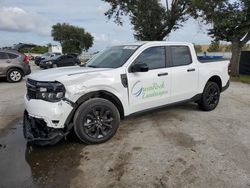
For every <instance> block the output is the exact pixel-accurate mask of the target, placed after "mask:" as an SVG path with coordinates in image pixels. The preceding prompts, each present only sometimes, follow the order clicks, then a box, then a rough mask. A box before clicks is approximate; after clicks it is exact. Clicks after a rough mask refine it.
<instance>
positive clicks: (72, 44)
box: [51, 23, 94, 54]
mask: <svg viewBox="0 0 250 188" xmlns="http://www.w3.org/2000/svg"><path fill="white" fill-rule="evenodd" d="M51 35H52V37H53V39H54V40H55V41H58V42H60V44H61V45H62V48H63V53H79V54H80V53H81V52H82V51H83V50H88V49H89V48H90V47H92V45H93V40H94V38H93V36H92V35H91V34H90V33H88V32H86V31H85V30H84V29H83V28H80V27H77V26H73V25H69V24H67V23H63V24H61V23H58V24H56V25H53V26H52V33H51Z"/></svg>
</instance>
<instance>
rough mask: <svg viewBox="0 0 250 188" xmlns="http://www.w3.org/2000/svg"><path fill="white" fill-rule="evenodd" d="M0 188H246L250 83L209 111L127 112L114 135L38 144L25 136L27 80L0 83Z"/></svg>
mask: <svg viewBox="0 0 250 188" xmlns="http://www.w3.org/2000/svg"><path fill="white" fill-rule="evenodd" d="M0 85H1V86H0V100H1V101H0V102H1V106H0V128H2V129H3V128H4V129H5V131H2V133H1V134H0V177H1V181H0V187H1V188H2V187H55V186H58V187H227V188H228V187H239V188H242V187H243V188H245V187H246V188H247V187H250V162H249V161H250V137H249V135H250V85H247V84H242V83H236V82H233V83H231V86H230V88H229V89H228V90H227V91H226V92H224V93H223V94H222V96H221V101H220V104H219V106H218V107H217V108H216V109H215V110H214V111H212V112H202V111H200V110H199V109H198V108H197V105H195V104H193V103H190V104H186V105H180V106H177V107H171V108H166V109H161V110H158V111H154V112H150V113H146V114H142V115H139V116H135V117H130V118H127V119H125V120H124V121H122V123H121V126H120V129H119V130H118V132H117V134H116V135H115V137H114V138H113V139H111V140H110V141H108V142H106V143H104V144H101V145H94V146H93V145H92V146H86V145H83V144H80V143H79V142H78V141H76V140H75V139H74V138H73V139H69V140H68V141H64V142H62V143H60V144H58V145H56V146H53V147H45V148H35V147H32V146H28V145H26V142H25V140H24V139H23V137H22V131H21V127H22V123H21V120H20V119H21V116H22V113H23V110H24V109H23V100H22V98H23V95H24V92H25V82H24V81H23V82H21V83H18V84H9V83H5V82H0Z"/></svg>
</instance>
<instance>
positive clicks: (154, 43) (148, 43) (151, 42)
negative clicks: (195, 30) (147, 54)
mask: <svg viewBox="0 0 250 188" xmlns="http://www.w3.org/2000/svg"><path fill="white" fill-rule="evenodd" d="M146 44H147V45H157V44H159V45H162V44H165V45H167V44H168V45H192V43H189V42H169V41H137V42H134V43H127V44H125V45H131V46H133V45H136V46H143V45H146Z"/></svg>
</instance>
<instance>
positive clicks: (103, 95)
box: [65, 90, 125, 125]
mask: <svg viewBox="0 0 250 188" xmlns="http://www.w3.org/2000/svg"><path fill="white" fill-rule="evenodd" d="M93 98H102V99H106V100H108V101H110V102H112V103H113V104H114V105H115V106H116V107H117V109H118V111H119V114H120V118H121V119H124V116H125V115H124V108H123V105H122V102H121V101H120V99H119V98H118V97H117V96H116V95H114V94H112V93H110V92H108V91H105V90H99V91H93V92H90V93H87V94H85V95H83V96H81V97H80V98H79V99H78V100H77V101H76V102H75V106H74V108H73V110H72V111H71V113H70V115H69V117H68V118H67V120H66V122H65V124H66V125H69V124H70V123H71V122H72V121H73V118H74V115H75V112H76V111H77V109H78V108H79V107H80V105H81V104H83V103H84V102H86V101H88V100H89V99H93Z"/></svg>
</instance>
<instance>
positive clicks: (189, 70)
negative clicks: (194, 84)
mask: <svg viewBox="0 0 250 188" xmlns="http://www.w3.org/2000/svg"><path fill="white" fill-rule="evenodd" d="M187 71H188V72H194V71H195V69H188V70H187Z"/></svg>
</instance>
